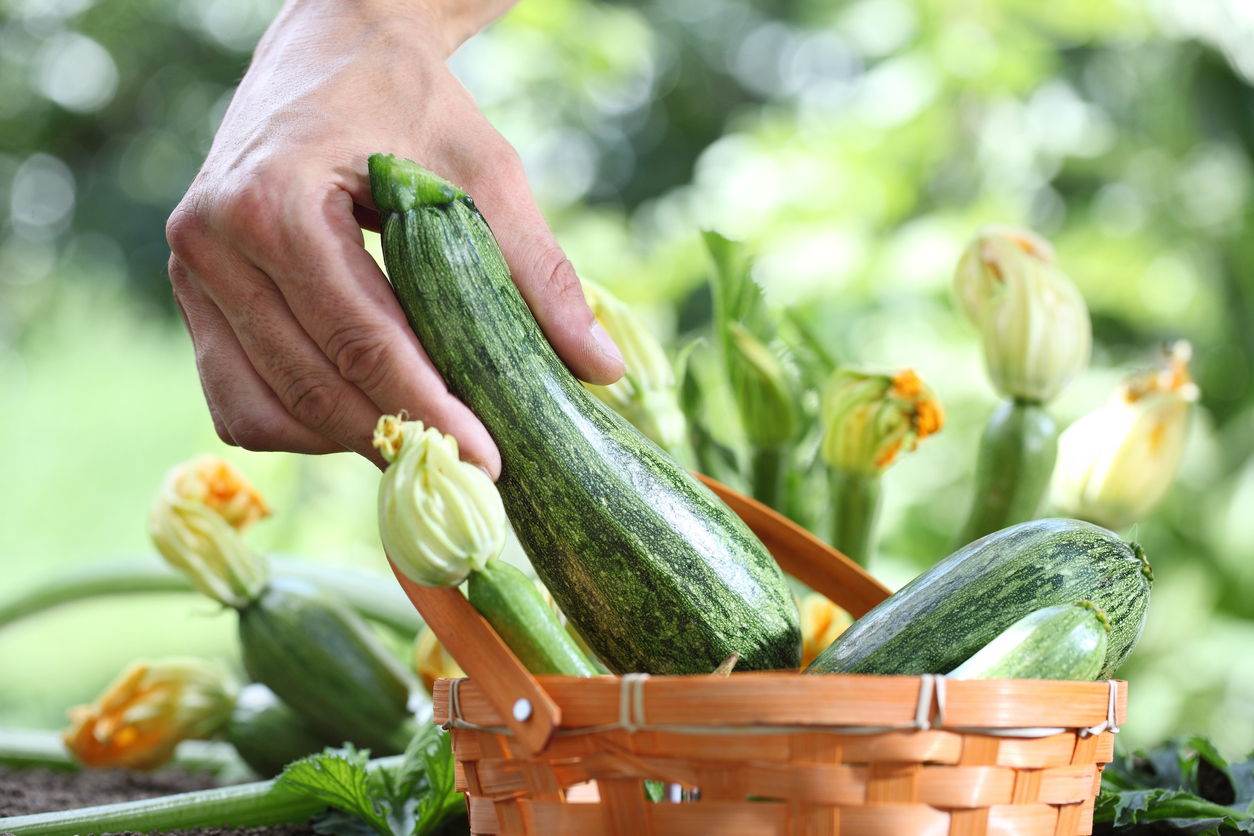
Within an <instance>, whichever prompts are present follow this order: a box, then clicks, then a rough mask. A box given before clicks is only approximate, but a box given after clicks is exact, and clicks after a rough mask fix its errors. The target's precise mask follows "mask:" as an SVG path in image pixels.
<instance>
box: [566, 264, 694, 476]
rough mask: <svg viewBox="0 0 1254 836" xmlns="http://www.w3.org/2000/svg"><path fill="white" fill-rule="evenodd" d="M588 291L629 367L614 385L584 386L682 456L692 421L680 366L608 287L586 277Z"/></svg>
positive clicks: (673, 453)
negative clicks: (682, 402) (682, 401)
mask: <svg viewBox="0 0 1254 836" xmlns="http://www.w3.org/2000/svg"><path fill="white" fill-rule="evenodd" d="M583 296H584V299H585V300H586V301H587V303H588V307H590V308H592V313H593V315H594V316H595V317H596V319H597V322H599V323H600V324H601V327H602V328H604V329H605V332H606V333H607V334H609V335H610V337H611V338H612V339H613V340H614V344H615V345H617V346H618V348H619V350H620V351H621V352H622V355H623V364H624V365H625V366H626V369H627V370H626V371H625V372H624V373H623V376H622V378H621V379H619V380H618V381H616V382H614V383H611V384H610V385H609V386H596V385H593V384H591V383H585V384H584V386H585V387H586V388H587V390H588V391H589V392H591V393H592V394H593V395H595V396H596V397H597V399H598V400H600V401H601V402H602V403H604V404H605V405H606V406H608V407H610V408H611V409H613V410H614V411H615V412H617V413H618V414H619V415H621V416H623V417H624V418H626V419H627V420H628V421H629V422H631V424H632V426H634V427H635V428H636V429H638V430H640V432H642V433H644V435H645V436H646V437H647V438H648V439H650V440H651V441H653V442H654V443H656V444H657V445H658V446H659V447H661V448H662V449H663V450H665V451H667V452H668V453H670V454H671V456H672V457H674V458H679V457H680V456H681V455H682V450H683V447H684V443H685V440H686V439H687V434H688V425H687V421H686V420H685V419H684V413H683V411H682V410H681V409H680V408H679V390H678V386H677V384H676V382H675V370H674V369H673V368H672V367H671V362H670V360H669V359H667V357H666V352H665V351H664V350H663V349H662V346H661V344H660V343H659V342H658V341H657V339H656V338H655V337H654V336H653V334H652V333H650V332H649V329H648V328H646V327H645V324H644V322H642V321H641V319H640V317H638V316H636V314H635V313H634V312H633V311H632V310H631V308H629V307H628V306H627V305H625V304H623V303H622V302H621V301H619V300H618V299H616V298H615V297H614V296H613V295H612V294H611V293H610V292H609V291H607V290H605V289H604V288H603V287H601V286H600V285H597V284H594V283H593V282H590V281H587V280H584V282H583Z"/></svg>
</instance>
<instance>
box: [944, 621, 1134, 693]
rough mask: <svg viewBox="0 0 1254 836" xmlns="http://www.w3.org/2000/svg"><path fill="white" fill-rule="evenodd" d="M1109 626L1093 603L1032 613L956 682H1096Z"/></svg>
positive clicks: (962, 668)
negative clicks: (1037, 680) (1034, 680)
mask: <svg viewBox="0 0 1254 836" xmlns="http://www.w3.org/2000/svg"><path fill="white" fill-rule="evenodd" d="M1109 635H1110V621H1109V620H1108V619H1107V618H1106V613H1104V612H1102V609H1101V607H1099V606H1097V605H1096V604H1094V603H1093V602H1092V601H1080V602H1079V603H1078V604H1059V605H1058V606H1056V607H1043V608H1042V609H1039V610H1036V611H1035V612H1030V613H1028V614H1027V615H1025V616H1024V617H1023V618H1021V619H1019V620H1018V621H1016V622H1015V623H1014V624H1011V625H1010V626H1009V627H1007V628H1006V631H1005V632H1004V633H1002V634H1001V635H999V636H998V637H997V638H995V639H993V640H992V641H991V642H989V643H988V644H986V645H984V647H982V648H980V650H979V651H978V652H977V653H976V654H975V655H974V656H972V657H971V658H970V659H968V660H967V661H965V662H963V663H962V664H961V665H959V666H958V667H956V668H954V669H953V670H952V671H950V672H949V674H948V675H949V676H950V677H952V678H953V679H1071V680H1076V681H1085V680H1093V679H1096V678H1097V675H1098V673H1100V672H1101V670H1102V664H1103V663H1104V662H1105V661H1106V645H1107V637H1108V636H1109Z"/></svg>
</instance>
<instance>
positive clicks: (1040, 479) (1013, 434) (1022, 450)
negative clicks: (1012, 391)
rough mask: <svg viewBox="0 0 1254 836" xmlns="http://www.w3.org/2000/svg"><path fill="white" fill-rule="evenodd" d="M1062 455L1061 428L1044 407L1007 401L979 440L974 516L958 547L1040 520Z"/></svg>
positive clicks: (1000, 407) (964, 530) (957, 543)
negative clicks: (1044, 501) (1046, 494)
mask: <svg viewBox="0 0 1254 836" xmlns="http://www.w3.org/2000/svg"><path fill="white" fill-rule="evenodd" d="M1057 455H1058V427H1057V425H1056V424H1055V423H1054V419H1053V418H1051V417H1050V415H1049V413H1048V412H1046V411H1045V407H1044V406H1043V405H1042V404H1040V403H1036V402H1033V401H1023V400H1019V399H1017V398H1007V399H1006V400H1005V401H1003V402H1002V403H1001V405H1000V406H999V407H997V409H996V411H994V412H993V414H992V416H990V417H989V419H988V424H987V425H986V426H985V427H984V434H983V436H981V438H980V454H979V460H978V461H977V463H976V470H975V496H974V498H973V500H972V502H971V513H970V515H969V516H968V518H967V522H966V524H965V525H964V526H963V527H962V529H961V532H960V533H959V535H958V540H957V542H956V543H955V544H954V545H955V548H956V547H960V546H965V545H966V544H967V543H971V542H974V541H975V540H978V539H980V538H981V537H983V536H985V535H987V534H992V533H993V532H994V531H1000V530H1001V529H1003V528H1006V527H1008V526H1012V525H1016V524H1018V523H1021V522H1028V521H1029V520H1034V519H1036V518H1037V515H1038V512H1039V510H1040V507H1041V501H1042V500H1043V499H1044V497H1045V492H1046V490H1047V489H1048V488H1049V478H1050V474H1051V473H1053V470H1054V459H1055V458H1056V457H1057Z"/></svg>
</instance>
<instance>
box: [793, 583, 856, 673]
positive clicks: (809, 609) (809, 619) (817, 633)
mask: <svg viewBox="0 0 1254 836" xmlns="http://www.w3.org/2000/svg"><path fill="white" fill-rule="evenodd" d="M800 610H801V668H802V670H804V669H805V668H806V666H807V665H809V664H810V662H812V661H814V658H815V657H816V656H818V655H819V654H820V653H822V652H823V650H824V648H826V647H827V646H828V645H829V644H831V643H832V642H834V641H836V637H837V636H839V635H840V634H841V633H843V632H845V630H846V629H847V628H848V627H849V625H850V624H853V617H852V616H850V615H849V613H847V612H845V611H844V610H843V609H841V608H840V607H838V606H836V605H835V604H833V603H832V602H831V601H829V600H828V599H827V598H825V597H824V596H822V595H820V594H819V593H817V592H811V593H809V594H808V595H806V597H805V598H804V599H802V601H801V606H800Z"/></svg>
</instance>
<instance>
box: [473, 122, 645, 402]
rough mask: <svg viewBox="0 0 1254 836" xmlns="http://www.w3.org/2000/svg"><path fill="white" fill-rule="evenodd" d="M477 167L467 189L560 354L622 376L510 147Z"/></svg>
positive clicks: (580, 367) (603, 377)
mask: <svg viewBox="0 0 1254 836" xmlns="http://www.w3.org/2000/svg"><path fill="white" fill-rule="evenodd" d="M501 145H502V146H504V147H503V148H502V149H501V150H500V153H498V154H495V155H493V157H492V159H494V160H495V162H494V163H492V164H488V165H483V166H480V167H478V168H477V169H476V170H475V172H474V174H473V175H472V177H470V178H469V180H470V182H468V183H467V186H468V187H469V188H467V189H466V191H467V192H469V194H470V195H471V196H472V197H473V198H474V199H475V206H477V207H478V208H479V211H480V212H482V213H483V217H484V218H485V219H486V220H487V222H488V225H489V226H491V227H492V232H493V233H494V234H495V235H496V240H497V243H499V244H500V246H501V253H502V254H503V255H504V256H505V262H506V264H508V265H509V269H510V273H511V274H512V275H513V277H514V283H515V284H516V285H518V290H519V292H520V293H521V294H522V297H523V299H524V300H525V301H526V302H527V306H528V307H529V308H531V313H532V315H533V316H535V318H536V322H538V323H539V324H540V330H542V331H543V332H544V336H545V337H547V338H548V341H549V343H550V344H551V345H552V346H553V349H554V350H555V351H556V352H557V355H558V357H560V358H561V359H562V362H564V363H565V364H566V366H567V367H568V368H569V369H570V370H571V372H572V373H573V374H574V375H575V376H576V377H578V378H579V379H581V380H586V381H587V382H589V383H596V384H601V385H605V384H609V383H613V382H614V381H615V380H618V379H619V378H620V377H622V376H623V371H624V368H625V367H624V365H623V355H622V352H620V351H619V350H618V347H617V346H616V345H614V341H613V339H611V338H610V335H609V334H607V333H606V332H605V329H604V328H602V327H601V326H600V324H598V323H597V321H596V318H595V317H594V316H593V315H592V310H591V309H590V308H589V307H588V303H587V302H585V301H584V297H583V287H582V285H581V284H580V283H579V277H578V275H577V274H576V273H575V268H574V265H572V264H571V263H570V259H568V258H567V257H566V254H565V253H563V252H562V248H561V247H560V246H559V245H558V243H557V239H556V238H554V237H553V232H552V231H551V230H550V229H549V225H548V224H547V223H546V222H545V220H544V216H543V215H542V214H541V213H540V207H538V206H537V205H536V202H535V198H534V197H533V196H532V193H531V187H530V185H529V184H528V183H527V176H526V174H525V173H524V171H523V167H522V161H521V160H520V159H519V157H518V154H517V152H516V151H514V149H513V148H512V147H511V146H510V145H509V144H508V143H506V142H505V141H504V139H502V140H501Z"/></svg>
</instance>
